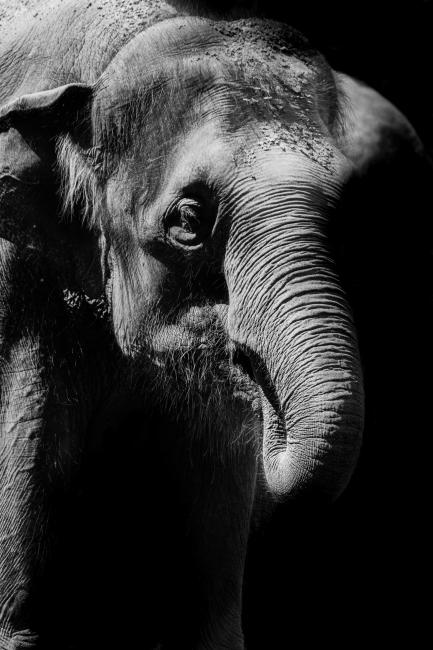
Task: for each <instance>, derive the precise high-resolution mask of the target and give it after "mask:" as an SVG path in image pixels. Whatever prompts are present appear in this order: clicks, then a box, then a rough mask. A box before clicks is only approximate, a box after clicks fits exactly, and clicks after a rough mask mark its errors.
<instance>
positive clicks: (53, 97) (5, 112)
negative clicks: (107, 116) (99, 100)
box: [0, 83, 92, 155]
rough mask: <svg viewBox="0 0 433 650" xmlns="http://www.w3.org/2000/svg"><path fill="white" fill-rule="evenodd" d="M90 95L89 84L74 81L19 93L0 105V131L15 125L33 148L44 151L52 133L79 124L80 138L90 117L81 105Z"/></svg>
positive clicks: (45, 151)
mask: <svg viewBox="0 0 433 650" xmlns="http://www.w3.org/2000/svg"><path fill="white" fill-rule="evenodd" d="M91 96H92V88H91V86H88V85H86V84H78V83H76V84H68V85H66V86H60V87H58V88H53V89H52V90H44V91H41V92H37V93H33V94H31V95H23V96H21V97H18V98H17V99H14V100H12V101H11V102H9V103H8V104H5V105H4V106H2V107H0V133H1V132H5V131H8V130H9V129H11V128H13V129H16V130H17V131H18V132H19V133H20V134H21V136H22V137H23V138H24V139H25V140H26V141H27V142H28V143H29V145H30V146H31V147H32V148H33V149H37V150H39V151H40V152H41V154H42V155H44V154H45V155H47V154H48V153H49V152H50V150H52V148H51V149H50V146H49V145H50V141H52V140H53V138H54V137H55V136H57V135H60V134H61V133H66V132H68V131H73V130H77V127H78V125H79V127H80V128H79V131H80V132H79V133H78V134H77V135H78V137H79V139H80V140H82V138H83V136H84V135H85V133H86V131H88V128H86V127H88V120H89V111H85V110H84V109H85V107H86V105H88V104H89V103H90V100H91ZM87 135H88V134H87Z"/></svg>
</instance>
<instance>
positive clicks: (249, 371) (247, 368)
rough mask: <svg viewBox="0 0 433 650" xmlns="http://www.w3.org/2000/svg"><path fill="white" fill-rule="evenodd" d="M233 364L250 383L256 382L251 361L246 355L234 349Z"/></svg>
mask: <svg viewBox="0 0 433 650" xmlns="http://www.w3.org/2000/svg"><path fill="white" fill-rule="evenodd" d="M233 364H234V365H235V366H239V367H240V368H241V369H242V370H243V371H244V373H245V374H246V375H248V377H249V378H250V379H251V380H252V381H255V382H257V379H256V377H255V374H254V370H253V364H252V363H251V359H250V358H249V356H248V355H247V354H245V352H243V350H240V349H239V348H236V350H235V351H234V352H233Z"/></svg>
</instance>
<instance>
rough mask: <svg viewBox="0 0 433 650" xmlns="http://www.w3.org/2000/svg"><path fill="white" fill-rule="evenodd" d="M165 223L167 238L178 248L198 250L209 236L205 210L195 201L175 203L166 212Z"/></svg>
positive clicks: (189, 199)
mask: <svg viewBox="0 0 433 650" xmlns="http://www.w3.org/2000/svg"><path fill="white" fill-rule="evenodd" d="M165 223H166V228H167V235H168V238H169V239H170V241H171V242H172V243H173V244H175V245H178V246H183V247H188V248H198V247H199V246H201V245H202V243H203V241H204V239H205V238H206V237H207V236H208V235H209V227H208V220H207V219H206V215H205V210H204V208H203V206H202V205H201V203H200V202H199V201H197V200H195V199H191V198H183V199H180V201H177V203H175V204H174V205H172V206H171V207H170V209H169V210H168V213H167V215H166V219H165Z"/></svg>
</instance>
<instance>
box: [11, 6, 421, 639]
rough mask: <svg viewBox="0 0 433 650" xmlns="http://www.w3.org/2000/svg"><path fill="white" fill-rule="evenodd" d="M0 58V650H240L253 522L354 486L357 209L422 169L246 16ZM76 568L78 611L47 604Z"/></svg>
mask: <svg viewBox="0 0 433 650" xmlns="http://www.w3.org/2000/svg"><path fill="white" fill-rule="evenodd" d="M0 38H1V46H0V82H1V83H0V105H1V108H0V211H1V212H0V224H1V230H0V236H1V237H2V239H1V240H0V241H1V258H0V259H1V261H0V263H1V278H0V282H1V296H0V300H1V302H2V306H1V310H0V314H1V321H0V328H1V329H0V341H1V355H2V356H1V359H2V365H1V400H2V401H1V420H0V423H1V429H0V440H1V445H2V447H1V452H0V472H1V474H0V476H1V491H0V513H1V518H0V541H1V544H2V554H1V559H0V612H1V613H0V625H1V632H0V647H1V648H5V649H9V648H21V647H22V648H24V647H34V648H38V647H43V648H45V647H56V648H59V647H62V644H64V643H66V639H64V638H59V636H60V637H61V635H62V634H63V633H64V630H65V629H68V628H69V629H71V628H74V626H76V628H77V629H76V631H75V633H74V632H73V633H72V641H69V642H70V643H74V644H75V645H76V646H77V647H80V648H81V647H89V648H96V647H104V648H106V647H109V646H110V645H111V644H112V647H122V644H123V645H125V644H133V645H136V644H137V639H138V643H139V644H142V645H143V647H152V644H155V643H156V642H158V641H160V642H161V643H162V647H164V648H165V647H167V648H169V647H176V648H179V647H186V648H203V649H204V648H215V649H216V648H231V649H233V650H235V649H237V648H239V649H241V648H243V647H244V641H243V632H242V625H241V610H242V582H243V574H244V565H245V554H246V549H247V541H248V537H249V532H250V526H251V521H252V517H253V510H254V508H255V507H257V504H258V503H259V502H262V503H263V502H266V503H268V502H269V503H273V502H274V501H276V502H278V501H284V500H287V499H289V500H292V499H299V500H300V501H301V502H302V501H304V502H306V503H309V502H310V501H311V500H319V501H329V500H332V499H334V498H336V497H337V496H338V495H339V494H340V493H341V492H342V491H343V490H344V488H345V487H346V485H347V483H348V481H349V479H350V477H351V475H352V472H353V469H354V466H355V464H356V461H357V458H358V455H359V450H360V444H361V433H362V430H363V417H364V415H363V413H364V404H363V380H362V371H361V363H360V358H359V348H358V341H357V333H356V328H355V325H354V321H353V313H354V314H355V319H356V317H357V314H360V316H359V320H360V322H361V328H360V336H361V350H362V344H363V339H362V333H363V328H365V329H367V331H368V324H367V325H365V324H364V323H363V322H362V318H363V307H364V306H365V302H366V298H365V295H364V293H363V291H364V285H363V282H364V280H365V278H364V277H363V278H361V280H360V278H359V275H357V274H359V267H360V266H361V267H362V264H361V265H360V264H353V259H352V255H351V242H353V240H354V239H356V237H357V236H358V229H360V230H361V232H365V230H363V229H362V228H363V227H364V228H365V226H363V227H361V226H360V225H359V224H360V222H361V223H365V219H366V217H365V216H364V215H361V212H360V211H361V208H360V205H361V202H360V198H359V197H360V196H363V197H364V198H365V197H366V196H368V191H370V195H369V196H370V197H371V196H373V195H374V192H375V191H376V190H377V184H376V185H375V183H377V181H376V177H377V178H378V179H379V182H380V181H381V180H382V178H383V176H382V175H381V171H380V170H381V169H382V168H383V167H384V166H386V165H389V164H391V163H390V161H394V160H397V161H398V162H397V163H396V165H397V167H398V165H400V159H404V160H406V159H407V160H411V161H412V160H413V161H417V164H418V165H419V167H420V169H421V168H422V169H424V162H423V161H424V158H423V152H422V147H421V145H420V143H419V141H418V139H417V136H416V134H415V132H414V131H413V129H412V128H411V126H410V125H409V124H408V123H407V122H406V120H405V118H404V117H403V116H402V115H401V114H400V113H399V112H398V111H397V109H395V108H394V107H393V106H392V105H391V104H389V103H388V102H387V101H386V100H384V99H383V98H381V97H380V96H379V95H377V93H375V92H374V91H372V90H370V89H368V88H365V87H364V86H362V85H361V84H359V83H358V82H355V81H353V80H351V79H350V78H348V77H345V76H344V75H338V74H337V73H335V72H334V71H332V70H331V69H330V67H329V66H328V64H327V63H326V61H325V60H324V59H323V57H322V56H321V55H320V54H319V53H318V52H316V51H315V50H314V49H313V48H312V47H311V46H310V45H309V44H308V43H307V42H306V40H305V39H304V38H303V37H302V36H301V35H299V34H298V33H296V32H295V31H293V30H291V29H289V28H288V27H286V26H284V25H281V24H278V23H274V22H272V21H266V20H263V19H257V18H251V17H246V18H241V19H238V20H221V19H218V20H216V19H214V18H213V17H211V16H209V17H203V16H200V17H198V16H195V15H193V12H192V10H189V11H187V10H186V9H183V10H181V9H179V8H175V7H174V6H172V5H171V4H166V3H164V2H160V1H159V0H148V1H147V2H136V3H131V2H127V1H126V0H125V1H123V0H104V1H102V0H100V1H97V2H94V3H88V2H80V1H77V0H74V1H69V0H68V1H66V2H63V3H57V2H55V3H50V2H47V3H44V4H43V7H41V9H40V10H39V11H38V14H37V16H35V17H31V18H29V20H28V21H15V22H14V23H9V24H8V25H6V26H3V28H2V32H1V36H0ZM400 151H403V154H404V155H400ZM406 164H407V163H405V162H404V163H402V165H403V167H402V168H405V167H404V166H405V165H406ZM410 164H411V163H410ZM376 169H378V170H379V171H378V172H376ZM370 179H373V180H372V181H370ZM370 182H371V187H372V188H373V189H371V190H368V188H369V183H370ZM385 203H386V201H385V199H384V200H383V202H382V203H380V202H379V204H380V205H384V204H385ZM348 213H351V214H352V213H353V214H354V215H355V217H356V218H355V217H354V218H353V220H350V219H349V220H348V217H347V214H348ZM354 224H355V225H354ZM374 227H376V226H374ZM380 228H381V226H379V231H380ZM379 240H380V238H379ZM380 241H382V240H380ZM373 259H376V262H377V261H378V259H379V256H377V257H376V258H374V256H373ZM356 261H357V263H358V262H359V260H356ZM379 265H380V264H379ZM341 276H342V277H343V281H342V280H341V279H340V278H341ZM367 285H368V281H367ZM373 293H374V292H373ZM366 358H367V359H368V352H367V354H366ZM367 368H368V363H367ZM86 490H87V491H86ZM142 513H143V514H142ZM142 519H143V520H144V521H145V522H146V526H145V527H144V526H143V525H142V524H140V525H138V524H137V521H141V520H142ZM83 522H85V523H83ZM83 530H84V532H83ZM80 531H81V532H80ZM107 540H109V541H107ZM104 545H106V546H107V548H106V549H105V551H104V553H103V554H102V558H103V559H102V561H101V560H99V563H98V560H97V559H96V558H97V555H98V549H100V547H101V546H104ZM77 549H78V551H77ZM75 551H77V557H79V558H80V560H79V561H77V560H71V561H70V562H71V567H69V568H65V564H64V562H63V563H62V558H64V557H65V556H68V557H71V556H72V555H73V554H74V552H75ZM80 552H81V555H80ZM113 553H118V558H116V561H113V562H112V561H111V560H112V554H113ZM59 558H60V559H59ZM83 558H85V559H84V560H83ZM81 561H83V562H84V570H83V568H82V567H81V568H80V567H79V564H80V562H81ZM56 562H57V563H56ZM92 562H95V565H96V567H97V568H96V569H94V567H93V564H92ZM59 567H60V569H59ZM59 571H60V573H59ZM75 571H76V572H77V574H78V575H80V576H81V578H80V579H82V580H84V579H85V580H86V581H88V584H90V585H91V588H90V589H89V592H91V591H92V589H95V590H97V589H98V588H99V589H100V591H101V594H102V596H99V598H100V601H101V602H100V603H99V605H95V604H94V603H92V598H91V596H90V595H87V594H85V595H84V596H83V600H84V604H83V605H82V606H81V607H80V606H77V605H76V603H74V596H72V597H71V596H70V597H69V600H68V596H65V595H63V596H62V598H64V599H65V600H61V602H60V603H59V602H57V603H56V602H55V601H56V594H57V593H58V592H57V590H59V589H60V588H61V586H63V589H64V585H65V584H66V585H67V584H69V583H74V581H75V588H76V589H77V590H79V589H80V585H77V584H76V582H77V576H76V575H75ZM134 573H135V574H136V577H135V576H134V575H133V574H134ZM83 574H84V577H83ZM137 582H138V583H139V584H140V585H143V586H142V587H141V588H137ZM101 585H102V588H101ZM81 587H82V586H81ZM129 590H132V591H131V593H129ZM141 590H143V591H144V592H145V593H146V596H147V598H146V603H147V601H149V603H150V604H149V605H146V609H147V612H146V615H145V614H144V613H143V612H142V610H141V602H142V601H141V600H140V599H137V592H140V591H141ZM66 591H67V590H66ZM84 591H86V588H84ZM111 592H112V593H111ZM73 593H75V592H73ZM119 594H120V600H121V602H119ZM101 603H102V604H101ZM52 607H56V610H55V611H56V612H57V614H56V621H57V622H56V623H53V619H52V617H50V615H49V614H48V612H50V611H53V610H52V609H50V608H52ZM80 616H83V617H84V618H85V617H86V616H87V617H88V618H89V620H86V621H85V623H84V624H81V626H80V623H77V622H76V618H79V617H80ZM167 618H169V620H170V622H171V623H170V624H169V625H168V624H167ZM112 620H113V621H114V620H116V624H113V626H111V625H110V621H112ZM125 627H128V630H130V631H128V633H127V634H126V636H125V635H124V628H125ZM83 629H86V630H90V629H92V630H94V631H93V632H92V633H90V635H89V634H88V633H87V634H88V636H87V637H86V638H83V636H80V634H81V632H80V631H81V630H83ZM122 635H123V636H122ZM74 647H75V646H74Z"/></svg>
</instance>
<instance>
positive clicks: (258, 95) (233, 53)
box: [101, 18, 335, 121]
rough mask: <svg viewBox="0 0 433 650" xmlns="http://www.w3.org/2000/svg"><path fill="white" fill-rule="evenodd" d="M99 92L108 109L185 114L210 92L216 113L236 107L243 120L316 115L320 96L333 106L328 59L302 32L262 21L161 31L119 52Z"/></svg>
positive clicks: (180, 24) (187, 21)
mask: <svg viewBox="0 0 433 650" xmlns="http://www.w3.org/2000/svg"><path fill="white" fill-rule="evenodd" d="M101 86H102V88H103V90H104V92H103V93H102V96H103V97H104V99H105V102H104V103H105V110H106V109H107V107H108V108H110V107H113V106H114V107H118V106H120V107H121V106H127V105H128V104H130V103H131V102H134V101H135V102H137V100H138V101H139V103H141V105H142V107H143V108H144V109H148V108H149V106H150V105H152V104H158V105H159V106H160V105H161V103H163V105H164V108H165V107H167V106H169V105H170V104H171V105H175V106H176V108H177V109H178V110H179V109H182V110H185V107H186V106H191V105H194V104H195V103H196V100H197V99H198V98H199V97H202V96H203V95H204V94H205V93H206V92H207V93H208V94H211V95H212V100H213V110H214V111H219V112H220V111H221V107H222V105H224V107H225V108H226V109H227V108H228V105H230V109H233V107H234V108H235V109H236V110H235V111H233V110H231V117H232V118H233V117H234V116H236V118H237V120H238V121H239V120H241V119H242V118H244V119H247V118H248V116H250V115H252V114H254V115H255V117H256V118H257V117H258V118H260V117H261V118H264V119H268V118H269V115H276V114H280V115H281V114H284V112H285V111H286V110H287V109H288V108H290V110H292V111H293V110H295V111H299V112H301V113H303V114H304V113H305V112H308V111H315V110H316V108H317V94H318V92H319V93H321V94H322V95H323V94H325V95H326V98H325V99H323V98H322V99H321V101H320V102H319V103H321V105H325V104H329V103H332V102H331V100H332V101H334V99H335V98H332V97H331V95H332V90H334V88H333V83H332V74H331V72H330V70H329V68H328V67H327V65H326V64H325V62H324V60H323V59H322V58H321V57H320V56H319V55H318V54H317V53H316V52H315V51H314V50H312V49H311V48H309V47H308V46H307V45H306V44H305V41H304V40H303V39H302V38H301V37H300V36H299V35H298V34H297V33H296V32H292V31H291V30H289V29H288V28H286V27H285V26H281V25H279V24H278V23H272V22H271V21H258V20H256V21H252V20H250V21H246V20H244V21H236V22H234V23H225V22H224V21H219V22H214V21H209V20H204V19H197V18H194V19H192V18H178V19H171V20H168V21H165V22H163V23H160V24H158V25H155V26H154V27H153V28H150V29H149V30H147V31H146V32H144V33H141V34H139V35H138V36H136V37H135V38H134V39H133V40H132V41H131V42H130V43H128V45H127V46H125V47H124V48H123V49H122V50H121V52H120V53H119V54H118V56H117V57H115V59H114V60H113V62H112V65H111V66H109V68H108V69H107V72H106V74H105V75H104V78H103V80H102V84H101ZM217 95H219V97H220V99H222V101H217ZM328 96H329V97H328ZM223 97H224V99H223ZM229 100H231V102H230V101H229ZM209 112H212V108H211V109H209Z"/></svg>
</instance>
